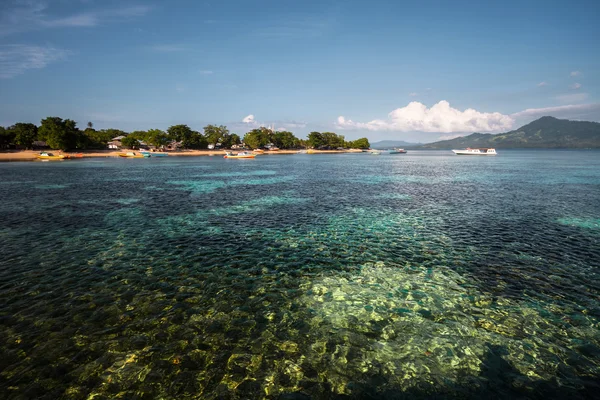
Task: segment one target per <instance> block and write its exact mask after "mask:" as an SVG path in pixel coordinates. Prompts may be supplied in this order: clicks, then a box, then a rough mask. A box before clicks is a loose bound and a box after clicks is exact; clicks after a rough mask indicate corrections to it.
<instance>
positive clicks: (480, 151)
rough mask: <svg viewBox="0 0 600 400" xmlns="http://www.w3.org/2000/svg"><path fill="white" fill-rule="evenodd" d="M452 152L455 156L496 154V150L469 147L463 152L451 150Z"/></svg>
mask: <svg viewBox="0 0 600 400" xmlns="http://www.w3.org/2000/svg"><path fill="white" fill-rule="evenodd" d="M452 151H453V152H454V154H456V155H457V156H495V155H496V154H498V153H496V149H492V148H487V147H484V148H479V149H472V148H470V147H467V148H466V149H465V150H452Z"/></svg>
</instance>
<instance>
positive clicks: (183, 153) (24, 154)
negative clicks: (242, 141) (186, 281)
mask: <svg viewBox="0 0 600 400" xmlns="http://www.w3.org/2000/svg"><path fill="white" fill-rule="evenodd" d="M40 151H41V150H8V151H1V152H0V161H32V160H35V159H36V157H37V156H38V154H40ZM48 151H50V152H52V153H55V154H65V155H71V156H74V155H75V154H82V157H77V158H102V157H104V158H107V157H117V158H118V157H119V153H123V152H126V151H131V150H88V151H80V152H62V151H58V150H48ZM234 151H235V150H234ZM361 151H362V150H360V149H348V150H313V151H312V152H313V153H312V154H338V153H360V152H361ZM166 153H168V154H169V157H171V156H173V157H190V156H191V157H198V156H223V155H225V151H224V150H180V151H167V152H166ZM296 153H298V150H277V151H265V152H264V153H262V154H260V155H265V156H270V155H277V154H296Z"/></svg>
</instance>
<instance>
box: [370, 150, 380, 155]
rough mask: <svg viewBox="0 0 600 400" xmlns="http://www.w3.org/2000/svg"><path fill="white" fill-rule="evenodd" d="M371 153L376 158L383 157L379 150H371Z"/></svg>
mask: <svg viewBox="0 0 600 400" xmlns="http://www.w3.org/2000/svg"><path fill="white" fill-rule="evenodd" d="M370 153H371V154H372V155H374V156H379V155H381V152H380V151H379V150H371V151H370Z"/></svg>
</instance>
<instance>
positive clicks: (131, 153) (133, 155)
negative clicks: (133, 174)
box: [118, 151, 147, 158]
mask: <svg viewBox="0 0 600 400" xmlns="http://www.w3.org/2000/svg"><path fill="white" fill-rule="evenodd" d="M118 155H119V157H125V158H144V157H147V156H144V155H143V154H140V153H136V152H134V151H128V152H127V153H119V154H118Z"/></svg>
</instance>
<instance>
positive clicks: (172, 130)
mask: <svg viewBox="0 0 600 400" xmlns="http://www.w3.org/2000/svg"><path fill="white" fill-rule="evenodd" d="M167 133H168V135H169V138H170V139H173V140H175V141H177V142H181V145H182V146H183V147H184V148H186V149H205V148H207V147H208V141H207V140H206V137H204V135H203V134H201V133H200V132H197V131H194V130H192V129H191V128H190V127H189V126H187V125H173V126H170V127H169V129H167Z"/></svg>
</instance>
